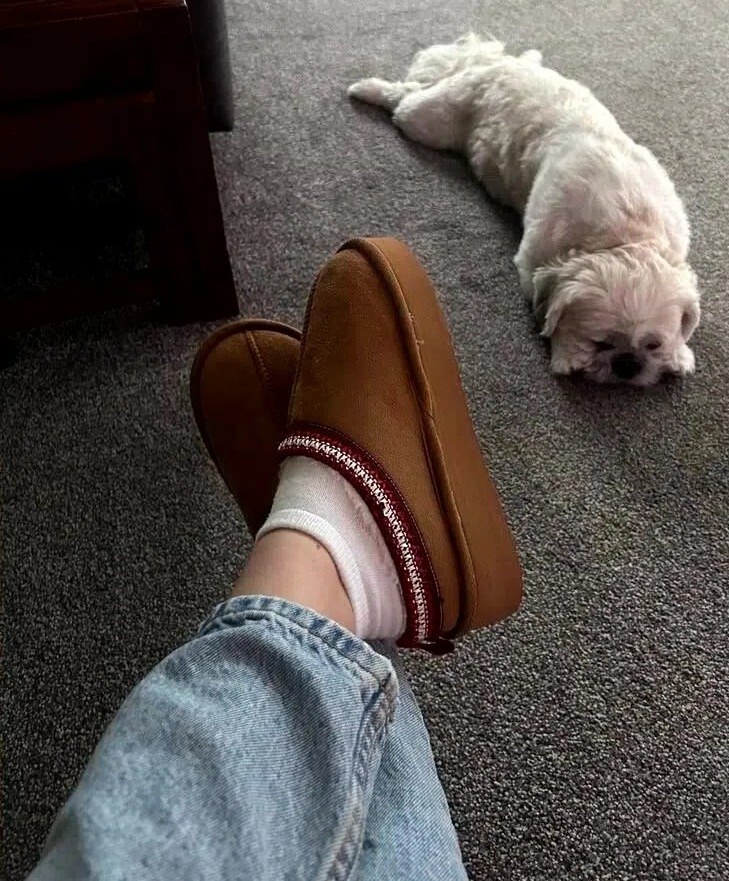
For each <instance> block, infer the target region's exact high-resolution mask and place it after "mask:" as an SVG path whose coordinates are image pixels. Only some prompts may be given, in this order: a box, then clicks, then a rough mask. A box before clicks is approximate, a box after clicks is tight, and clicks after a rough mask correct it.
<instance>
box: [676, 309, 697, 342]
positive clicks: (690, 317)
mask: <svg viewBox="0 0 729 881" xmlns="http://www.w3.org/2000/svg"><path fill="white" fill-rule="evenodd" d="M700 319H701V307H700V306H699V301H698V300H687V301H686V303H684V306H683V315H682V316H681V336H682V337H683V341H684V342H685V343H686V342H688V341H689V340H690V339H691V336H692V335H693V332H694V331H695V330H696V328H697V327H698V325H699V320H700Z"/></svg>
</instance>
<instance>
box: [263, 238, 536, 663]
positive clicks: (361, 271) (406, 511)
mask: <svg viewBox="0 0 729 881" xmlns="http://www.w3.org/2000/svg"><path fill="white" fill-rule="evenodd" d="M280 452H281V454H282V455H283V456H295V455H302V456H309V457H311V458H314V459H318V460H319V461H321V462H324V463H325V464H327V465H329V466H330V467H332V468H334V469H336V470H337V471H338V472H339V473H341V474H342V475H343V476H344V477H345V478H346V479H347V480H348V481H349V482H350V483H351V484H352V485H353V486H354V487H355V488H356V489H357V490H358V492H359V494H360V496H361V497H362V498H363V499H364V501H365V502H366V503H367V505H368V507H369V509H370V511H371V512H372V515H373V517H374V518H375V520H376V522H377V524H378V526H379V527H380V530H381V532H382V534H383V537H384V539H385V542H386V544H387V546H388V549H389V551H390V554H391V556H392V558H393V561H394V563H395V566H396V568H397V571H398V575H399V578H400V583H401V586H402V590H403V596H404V599H405V605H406V608H407V629H406V632H405V634H404V636H403V638H402V639H401V640H400V645H403V646H420V647H423V648H427V649H430V650H433V651H439V650H442V649H443V648H444V647H447V645H446V646H444V640H446V641H447V640H450V639H451V638H452V637H455V636H458V635H459V634H462V633H464V632H466V631H468V630H473V629H474V628H477V627H483V626H484V625H487V624H492V623H494V622H495V621H498V620H499V619H501V618H504V617H505V616H507V615H509V614H511V613H512V612H514V611H515V610H516V609H517V608H518V606H519V603H520V601H521V592H522V580H521V571H520V567H519V562H518V559H517V555H516V551H515V547H514V542H513V539H512V536H511V533H510V531H509V527H508V525H507V523H506V519H505V517H504V513H503V511H502V507H501V504H500V501H499V498H498V495H497V493H496V490H495V488H494V485H493V483H492V482H491V479H490V477H489V474H488V471H487V469H486V466H485V465H484V462H483V459H482V456H481V451H480V448H479V444H478V440H477V438H476V435H475V433H474V429H473V424H472V422H471V418H470V416H469V412H468V406H467V403H466V398H465V395H464V392H463V388H462V386H461V381H460V377H459V373H458V366H457V364H456V359H455V355H454V353H453V349H452V346H451V341H450V334H449V332H448V328H447V326H446V324H445V320H444V318H443V314H442V312H441V309H440V306H439V305H438V301H437V298H436V295H435V292H434V290H433V288H432V286H431V284H430V281H429V279H428V276H427V275H426V273H425V271H424V269H423V268H422V266H421V265H420V263H419V262H418V261H417V259H416V258H415V256H414V255H413V253H412V252H411V251H410V250H409V249H408V248H407V246H406V245H404V244H402V243H401V242H399V241H397V240H395V239H355V240H352V241H350V242H348V243H347V244H346V245H344V246H343V247H342V249H341V250H340V251H339V252H338V253H337V254H336V255H335V256H334V257H333V258H332V259H331V260H330V261H329V262H328V263H327V264H326V265H325V266H324V268H323V270H322V271H321V273H320V275H319V277H318V279H317V281H316V283H315V285H314V288H313V290H312V293H311V297H310V300H309V307H308V311H307V316H306V322H305V325H304V331H303V338H302V344H301V354H300V358H299V368H298V372H297V376H296V381H295V384H294V389H293V392H292V396H291V405H290V409H289V426H288V435H287V437H286V438H285V440H284V441H283V442H282V444H281V447H280Z"/></svg>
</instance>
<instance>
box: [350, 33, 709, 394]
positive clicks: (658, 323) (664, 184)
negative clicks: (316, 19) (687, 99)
mask: <svg viewBox="0 0 729 881" xmlns="http://www.w3.org/2000/svg"><path fill="white" fill-rule="evenodd" d="M349 94H350V95H351V96H353V97H355V98H359V99H361V100H362V101H367V102H369V103H371V104H378V105H380V106H382V107H385V108H387V109H388V110H390V111H392V114H393V121H394V122H395V124H396V125H397V126H398V127H399V128H400V129H402V131H403V132H404V133H405V134H406V135H407V136H408V137H410V138H412V139H413V140H416V141H420V142H421V143H423V144H427V145H428V146H430V147H437V148H441V149H447V150H459V151H462V152H464V153H465V154H466V156H467V157H468V159H469V161H470V164H471V167H472V169H473V171H474V172H475V174H476V175H477V176H478V178H479V179H480V180H481V181H482V182H483V184H484V186H485V187H486V189H487V191H488V192H489V194H490V195H491V196H493V197H494V198H496V199H498V200H500V201H502V202H505V203H506V204H507V205H511V206H512V207H513V208H516V210H517V211H519V213H520V214H521V216H522V218H523V223H524V233H523V237H522V240H521V244H520V246H519V251H518V253H517V255H516V257H515V258H514V262H515V263H516V266H517V269H518V271H519V278H520V280H521V284H522V287H523V288H524V291H525V292H526V294H527V295H528V296H529V298H530V300H531V302H532V305H533V308H534V311H535V314H536V316H537V319H538V321H539V322H540V325H541V327H542V333H543V334H544V335H545V336H548V337H551V344H552V360H551V364H552V370H553V371H554V372H555V373H558V374H566V373H572V372H578V371H579V372H582V373H584V374H585V375H587V376H589V377H590V378H592V379H594V380H597V381H599V382H605V381H609V380H621V381H624V382H630V383H633V384H634V385H651V384H652V383H654V382H656V381H657V380H658V379H659V378H660V377H661V375H662V374H664V373H677V374H686V373H691V372H692V371H693V369H694V355H693V352H692V351H691V349H689V347H688V346H687V345H686V343H687V342H688V340H689V338H690V337H691V335H692V333H693V332H694V330H695V329H696V326H697V325H698V323H699V317H700V311H699V294H698V290H697V285H696V276H695V275H694V273H693V272H692V270H691V268H690V267H689V265H688V263H687V262H686V261H687V255H688V248H689V224H688V220H687V219H686V214H685V212H684V208H683V205H682V204H681V200H680V199H679V197H678V196H677V194H676V191H675V189H674V187H673V184H672V183H671V181H670V179H669V177H668V175H667V174H666V172H665V171H664V170H663V168H661V166H660V165H659V163H658V161H657V160H656V158H655V157H654V156H653V154H652V153H651V152H650V151H649V150H647V149H646V148H645V147H641V146H639V145H638V144H636V143H635V142H634V141H632V140H631V139H630V138H629V137H628V136H627V135H626V134H625V133H624V132H623V131H622V130H621V128H620V126H619V125H618V123H617V122H616V120H615V118H614V117H613V116H612V114H611V113H610V112H609V111H608V110H607V109H606V108H605V107H603V105H602V104H600V102H599V101H598V100H597V99H596V98H595V96H594V95H593V94H592V93H591V92H590V91H589V89H587V88H585V87H584V86H582V85H580V84H579V83H577V82H575V81H574V80H568V79H565V78H564V77H563V76H561V75H560V74H558V73H556V71H553V70H550V69H548V68H545V67H542V64H541V55H540V53H539V52H536V51H530V52H526V53H524V54H523V55H522V56H520V57H518V58H516V57H514V56H511V55H505V54H504V46H503V44H502V43H499V42H495V41H484V40H481V39H479V38H478V37H476V36H474V35H470V36H467V37H464V38H462V39H461V40H458V41H457V42H456V43H451V44H448V45H442V46H433V47H431V48H430V49H426V50H424V51H423V52H420V53H419V54H418V55H416V57H415V60H414V62H413V65H412V67H411V68H410V70H409V72H408V74H407V78H406V79H405V81H404V82H395V83H391V82H386V81H385V80H382V79H364V80H361V81H360V82H358V83H355V84H354V85H353V86H351V87H350V89H349Z"/></svg>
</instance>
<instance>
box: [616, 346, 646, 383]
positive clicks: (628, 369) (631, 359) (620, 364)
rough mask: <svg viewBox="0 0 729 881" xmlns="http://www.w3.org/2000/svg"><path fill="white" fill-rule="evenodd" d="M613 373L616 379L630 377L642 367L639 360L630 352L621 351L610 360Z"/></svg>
mask: <svg viewBox="0 0 729 881" xmlns="http://www.w3.org/2000/svg"><path fill="white" fill-rule="evenodd" d="M612 367H613V373H614V374H615V375H616V376H617V378H618V379H632V378H633V377H634V376H637V375H638V374H639V373H640V371H641V370H642V369H643V368H642V365H641V363H640V361H639V360H638V359H637V358H636V357H635V355H631V354H630V352H622V353H621V354H620V355H616V356H615V357H614V358H613V360H612Z"/></svg>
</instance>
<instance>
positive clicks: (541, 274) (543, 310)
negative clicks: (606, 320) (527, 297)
mask: <svg viewBox="0 0 729 881" xmlns="http://www.w3.org/2000/svg"><path fill="white" fill-rule="evenodd" d="M563 274H564V273H563V267H562V266H560V265H551V266H549V265H547V266H540V267H539V269H537V271H536V272H535V273H534V278H533V284H534V298H533V300H532V307H533V309H534V315H535V317H536V319H537V323H538V324H539V326H540V328H541V334H542V336H552V334H553V333H554V332H555V330H557V325H558V324H559V322H560V319H561V318H562V313H563V312H564V310H565V307H566V306H567V305H568V304H569V303H571V302H572V300H574V297H575V295H574V291H572V290H570V287H569V286H564V285H563V286H562V287H560V288H559V289H557V283H558V282H559V280H560V278H561V276H562V275H563Z"/></svg>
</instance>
